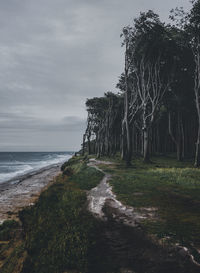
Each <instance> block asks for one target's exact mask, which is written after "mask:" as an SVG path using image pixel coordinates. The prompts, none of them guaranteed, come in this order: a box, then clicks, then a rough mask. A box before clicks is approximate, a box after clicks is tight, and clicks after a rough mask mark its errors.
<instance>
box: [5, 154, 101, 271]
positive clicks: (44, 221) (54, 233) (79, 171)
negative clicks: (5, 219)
mask: <svg viewBox="0 0 200 273" xmlns="http://www.w3.org/2000/svg"><path fill="white" fill-rule="evenodd" d="M85 161H86V160H85V158H82V157H73V158H72V159H70V160H69V162H68V163H66V164H64V165H63V166H62V170H63V171H64V170H65V169H66V168H68V167H70V168H72V169H73V175H71V176H70V177H68V176H66V175H64V174H61V175H60V176H59V177H57V179H56V182H55V183H54V184H53V185H52V186H50V187H49V188H48V189H47V190H46V191H44V192H43V193H42V194H41V195H40V197H39V200H38V202H37V203H36V205H34V206H32V207H28V208H25V209H24V210H22V211H21V212H20V214H19V217H20V220H21V223H22V228H23V234H24V243H23V247H21V246H17V247H16V248H14V250H13V251H12V253H11V254H10V256H9V257H8V258H7V260H6V262H5V264H4V266H3V268H2V271H1V272H5V273H11V272H15V271H13V270H14V267H15V265H16V259H18V258H19V257H21V256H23V254H25V253H27V255H26V258H25V261H24V262H23V269H22V271H19V272H21V273H50V272H52V273H63V272H68V270H69V271H70V270H72V271H73V270H75V271H77V272H82V273H84V272H89V268H91V267H92V265H91V264H92V263H93V260H94V258H93V257H92V256H93V249H94V247H95V244H96V237H97V234H96V232H97V231H98V226H99V223H98V221H97V220H96V219H95V218H94V217H93V216H92V215H91V214H90V213H89V212H87V210H86V200H87V198H86V192H85V190H88V189H90V188H92V187H95V186H96V185H97V184H98V183H99V182H100V180H101V178H102V173H101V172H99V171H97V170H95V169H94V168H91V167H88V166H87V165H86V162H85ZM14 224H15V223H11V222H9V223H5V224H4V225H3V226H0V237H1V233H2V232H4V237H6V238H7V237H8V236H9V234H10V233H9V232H10V230H12V226H13V225H14ZM8 231H9V232H8ZM2 236H3V235H2ZM16 272H18V271H16Z"/></svg>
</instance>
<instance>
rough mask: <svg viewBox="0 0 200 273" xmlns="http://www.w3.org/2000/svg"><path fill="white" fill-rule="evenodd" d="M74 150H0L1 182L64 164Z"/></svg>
mask: <svg viewBox="0 0 200 273" xmlns="http://www.w3.org/2000/svg"><path fill="white" fill-rule="evenodd" d="M73 154H74V153H73V152H0V183H3V182H7V181H14V180H16V179H17V178H18V177H21V176H23V175H27V174H29V173H35V172H37V171H39V170H41V169H43V168H45V167H50V166H54V165H58V164H62V163H64V162H65V161H67V160H68V159H69V158H70V157H72V155H73Z"/></svg>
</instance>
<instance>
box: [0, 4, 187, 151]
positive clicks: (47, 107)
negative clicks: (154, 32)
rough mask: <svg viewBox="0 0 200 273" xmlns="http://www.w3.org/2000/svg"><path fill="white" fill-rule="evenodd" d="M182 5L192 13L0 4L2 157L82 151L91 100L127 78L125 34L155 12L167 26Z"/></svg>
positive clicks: (124, 6)
mask: <svg viewBox="0 0 200 273" xmlns="http://www.w3.org/2000/svg"><path fill="white" fill-rule="evenodd" d="M177 5H178V6H184V7H186V8H188V7H189V3H188V0H175V1H174V0H173V1H172V0H169V1H167V2H166V1H159V0H151V1H149V0H125V1H124V0H102V1H99V0H98V1H97V0H76V1H74V0H57V1H55V0H34V1H32V0H6V1H1V2H0V37H1V39H0V83H1V84H0V112H1V114H0V150H1V149H2V150H5V149H8V148H9V147H10V149H14V150H16V149H20V147H23V149H25V150H29V149H30V148H31V149H32V150H34V147H35V149H38V147H43V150H44V149H50V148H49V147H52V149H54V150H55V149H56V147H58V146H59V149H66V147H67V148H68V149H71V150H72V149H78V147H80V143H81V138H82V137H81V134H82V132H83V130H84V125H85V120H86V112H85V107H84V102H85V100H86V98H88V97H93V96H101V95H103V93H104V92H106V91H108V90H115V85H116V82H117V78H118V76H119V75H120V74H121V72H122V69H123V62H124V60H123V49H122V48H121V46H120V44H121V41H120V37H119V36H120V32H121V29H122V27H123V26H124V25H127V24H130V23H131V22H132V19H133V18H134V17H135V16H138V14H139V12H140V11H142V10H147V9H150V8H151V9H154V10H155V11H156V12H158V13H160V15H161V18H162V19H164V20H167V18H168V14H169V10H170V9H171V8H172V7H175V6H177ZM3 113H4V114H3ZM45 138H46V140H45ZM58 143H59V145H58ZM56 145H57V146H56ZM45 147H46V148H45ZM50 150H51V149H50Z"/></svg>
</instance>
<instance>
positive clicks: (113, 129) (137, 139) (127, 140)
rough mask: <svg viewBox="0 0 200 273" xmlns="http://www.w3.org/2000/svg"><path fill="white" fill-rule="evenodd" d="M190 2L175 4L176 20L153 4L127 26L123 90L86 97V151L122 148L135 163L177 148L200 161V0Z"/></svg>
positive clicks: (101, 152)
mask: <svg viewBox="0 0 200 273" xmlns="http://www.w3.org/2000/svg"><path fill="white" fill-rule="evenodd" d="M191 3H192V8H191V10H190V11H188V12H185V11H184V10H183V8H176V9H174V10H171V12H170V15H169V18H170V22H171V23H168V24H166V23H164V22H162V21H161V20H160V18H159V15H158V14H156V13H154V12H153V11H152V10H149V11H148V12H142V13H140V15H139V17H138V18H135V19H134V21H133V24H132V25H129V26H126V27H124V28H123V30H122V33H121V39H122V40H121V42H122V44H121V45H122V47H123V48H124V67H122V74H121V75H120V76H119V80H118V82H117V83H116V87H117V89H118V92H117V93H114V92H110V91H109V92H106V93H105V94H104V96H103V97H94V98H89V99H87V101H86V108H87V112H88V118H87V126H86V130H85V133H84V135H83V144H82V153H83V154H84V153H85V151H86V150H87V152H88V153H89V154H91V153H94V154H96V155H97V156H98V157H100V156H112V155H115V154H116V152H120V154H121V158H122V159H123V160H124V161H125V162H126V164H127V165H130V164H131V160H132V159H133V158H134V157H135V156H138V155H142V157H143V160H144V162H151V156H153V155H157V154H160V155H161V154H162V155H165V154H171V153H176V156H177V160H178V161H182V160H184V159H185V158H191V159H193V162H194V166H195V167H200V1H199V0H198V1H192V2H191Z"/></svg>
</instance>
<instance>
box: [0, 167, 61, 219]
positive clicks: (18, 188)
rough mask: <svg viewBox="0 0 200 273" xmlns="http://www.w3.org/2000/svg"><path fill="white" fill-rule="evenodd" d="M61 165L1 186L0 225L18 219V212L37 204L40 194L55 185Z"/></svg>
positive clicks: (46, 168) (43, 169)
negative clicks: (54, 181)
mask: <svg viewBox="0 0 200 273" xmlns="http://www.w3.org/2000/svg"><path fill="white" fill-rule="evenodd" d="M60 166H61V164H57V165H51V166H48V167H45V168H42V169H40V170H38V171H37V172H33V173H29V174H26V175H24V176H21V177H18V178H17V179H15V180H13V181H8V182H4V183H1V184H0V223H2V222H3V221H5V220H8V219H16V218H17V216H18V211H19V210H21V209H22V208H24V207H26V206H30V205H32V204H34V203H35V202H36V200H37V199H38V197H39V195H40V193H41V192H42V191H43V190H44V189H46V187H48V186H49V185H50V184H52V183H53V180H54V178H55V177H56V176H57V175H58V174H59V173H60Z"/></svg>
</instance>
